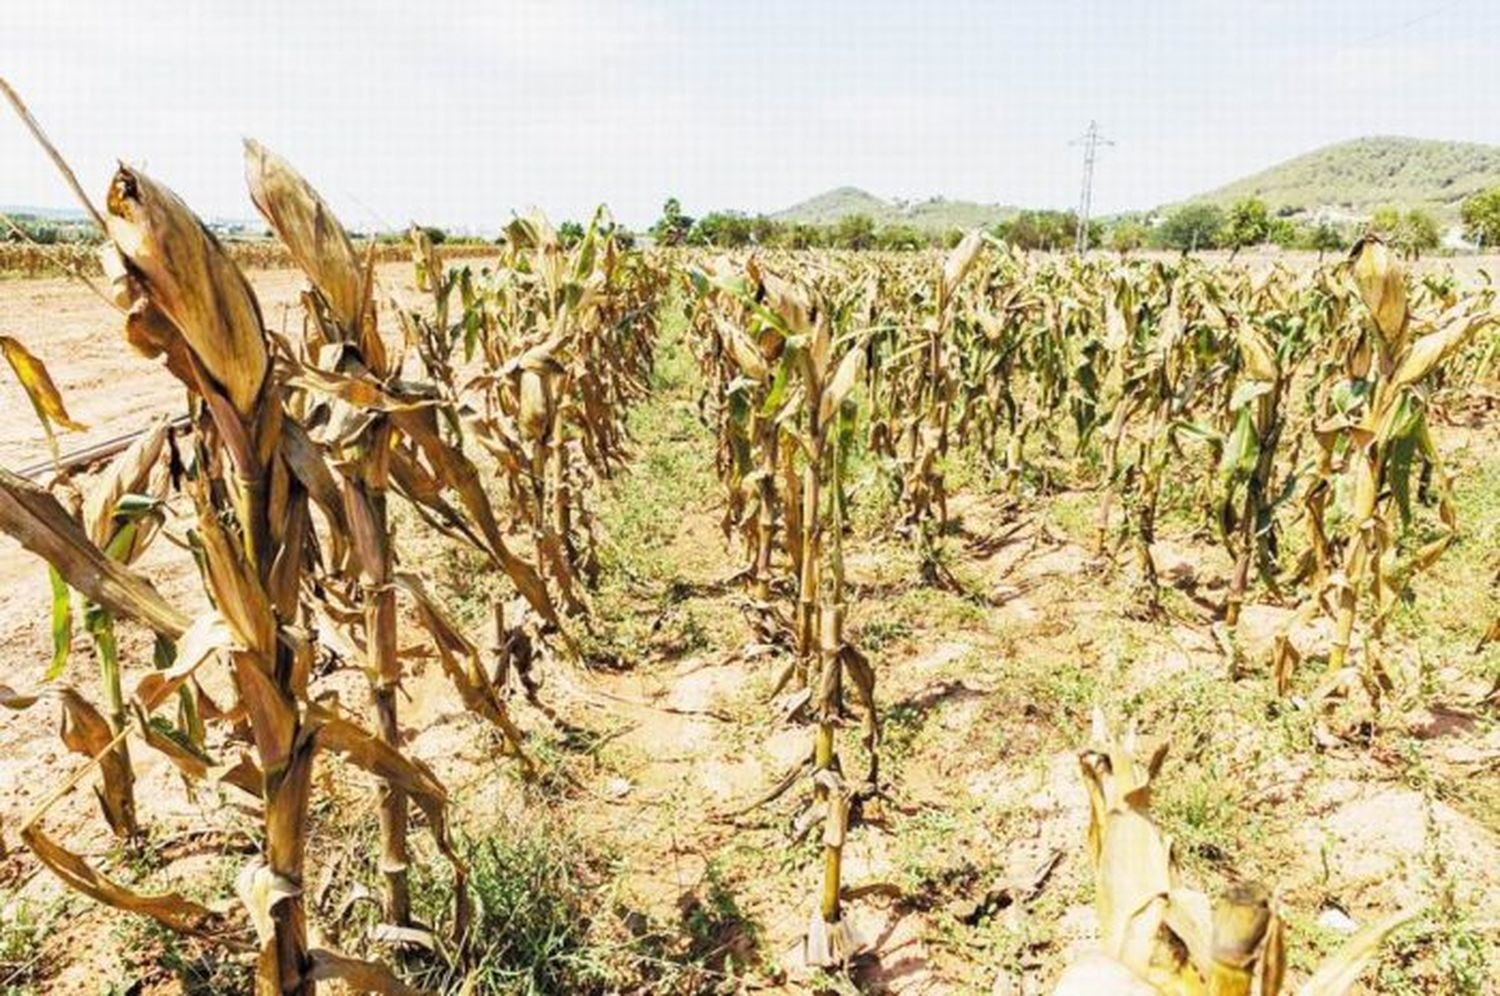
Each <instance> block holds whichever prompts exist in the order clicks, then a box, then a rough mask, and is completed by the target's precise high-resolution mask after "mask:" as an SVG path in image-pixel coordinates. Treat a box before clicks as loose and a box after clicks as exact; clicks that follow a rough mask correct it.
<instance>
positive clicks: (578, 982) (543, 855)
mask: <svg viewBox="0 0 1500 996" xmlns="http://www.w3.org/2000/svg"><path fill="white" fill-rule="evenodd" d="M460 847H461V853H462V854H463V857H464V860H465V862H466V863H467V865H468V869H469V883H468V888H469V896H470V898H471V900H472V901H473V903H474V906H475V911H476V912H475V917H474V920H473V923H472V925H471V927H470V930H471V932H472V937H473V938H474V939H475V943H476V945H477V947H476V950H475V951H474V953H473V963H472V965H471V967H470V968H469V969H468V971H464V970H463V969H461V968H459V967H457V966H447V965H438V964H433V965H428V966H425V967H420V968H418V967H413V968H411V969H410V970H409V971H410V980H409V981H411V982H412V983H413V984H415V985H419V986H422V987H426V988H431V989H438V990H446V989H449V988H456V987H457V986H459V985H467V986H472V987H473V988H472V990H471V991H473V992H482V993H496V994H507V996H509V994H515V996H521V994H525V996H541V994H544V993H546V994H550V993H603V992H609V991H613V990H615V989H616V988H617V987H618V984H619V983H620V982H621V981H622V980H623V978H624V976H625V975H626V974H627V972H626V969H625V967H623V966H622V965H621V960H620V951H619V950H618V945H617V944H615V943H612V942H605V941H602V940H601V939H600V937H599V934H598V932H597V931H596V923H595V921H596V919H597V918H598V916H599V911H600V910H601V909H605V908H607V907H605V905H604V904H603V903H602V902H600V901H599V896H598V895H597V894H596V891H595V890H596V888H597V886H598V885H599V883H600V882H601V881H603V880H604V878H605V875H606V872H607V869H608V861H607V860H605V859H604V858H603V857H602V856H601V855H598V854H594V853H591V852H590V851H588V850H587V849H585V848H584V847H583V846H582V844H581V843H580V842H579V841H577V840H576V839H574V838H572V837H570V836H568V835H567V834H566V833H565V832H563V831H560V830H558V829H557V828H556V827H555V826H554V825H550V824H547V823H543V822H540V821H538V822H537V823H535V824H530V825H522V826H513V827H509V828H507V830H506V831H505V832H503V833H496V834H492V835H489V836H485V837H481V838H477V839H470V840H467V841H464V842H462V843H461V845H460ZM414 871H415V874H414V875H413V882H412V886H413V888H412V894H413V905H414V908H415V909H416V911H417V912H418V915H419V917H420V918H421V919H422V920H424V921H425V922H428V923H447V922H451V911H452V908H453V891H452V888H453V887H452V878H451V876H450V875H448V873H447V871H446V869H442V868H440V867H439V868H433V867H430V866H426V865H419V866H417V868H416V869H414Z"/></svg>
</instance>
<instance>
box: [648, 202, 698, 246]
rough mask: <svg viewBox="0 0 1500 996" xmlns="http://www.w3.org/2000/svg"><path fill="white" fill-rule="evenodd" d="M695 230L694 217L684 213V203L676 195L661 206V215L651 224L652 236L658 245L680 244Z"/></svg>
mask: <svg viewBox="0 0 1500 996" xmlns="http://www.w3.org/2000/svg"><path fill="white" fill-rule="evenodd" d="M692 230H693V219H692V218H689V217H688V216H687V215H685V214H683V213H682V205H681V204H680V203H679V202H678V200H677V198H675V197H668V198H667V201H666V203H665V204H663V205H662V206H661V217H660V218H658V219H657V220H656V224H654V225H652V226H651V237H652V238H653V239H655V240H656V243H657V244H658V245H664V246H680V245H682V244H683V243H684V242H686V241H687V237H688V233H689V232H691V231H692Z"/></svg>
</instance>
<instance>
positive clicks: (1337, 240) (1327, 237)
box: [1302, 221, 1349, 257]
mask: <svg viewBox="0 0 1500 996" xmlns="http://www.w3.org/2000/svg"><path fill="white" fill-rule="evenodd" d="M1303 240H1304V241H1303V243H1302V247H1303V248H1304V249H1311V250H1313V251H1314V252H1316V253H1317V254H1318V256H1319V257H1321V256H1322V255H1323V254H1324V253H1325V252H1342V251H1343V250H1344V249H1345V248H1347V247H1348V245H1349V240H1348V239H1346V238H1345V237H1344V234H1343V233H1342V232H1340V231H1339V230H1338V229H1337V228H1335V227H1334V226H1333V225H1332V224H1330V223H1328V222H1326V221H1320V222H1318V224H1317V225H1315V226H1313V227H1311V228H1308V229H1307V230H1306V231H1304V232H1303Z"/></svg>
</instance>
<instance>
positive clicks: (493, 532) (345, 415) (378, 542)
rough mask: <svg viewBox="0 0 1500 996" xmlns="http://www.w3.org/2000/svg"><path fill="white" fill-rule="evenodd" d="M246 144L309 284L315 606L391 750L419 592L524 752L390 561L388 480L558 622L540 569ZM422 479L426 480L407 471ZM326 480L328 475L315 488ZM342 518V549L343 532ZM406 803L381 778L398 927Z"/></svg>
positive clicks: (305, 208) (322, 217) (344, 265)
mask: <svg viewBox="0 0 1500 996" xmlns="http://www.w3.org/2000/svg"><path fill="white" fill-rule="evenodd" d="M245 152H246V176H247V180H248V182H249V186H250V192H251V197H252V200H254V202H255V204H256V206H257V208H258V209H259V210H260V212H261V214H262V215H263V216H264V217H265V218H266V221H267V222H268V223H269V224H270V225H271V228H272V229H273V230H274V231H275V232H276V234H277V236H278V237H279V238H280V239H281V240H282V242H283V243H284V244H285V245H286V246H287V249H288V251H289V252H290V253H291V255H292V256H293V258H294V259H296V260H297V261H298V264H299V266H300V267H301V268H302V269H303V271H304V272H305V273H306V274H307V276H308V278H309V280H310V283H311V289H310V290H309V291H308V292H307V293H306V294H305V295H304V302H305V303H306V305H307V307H306V312H307V313H306V316H305V323H304V329H305V335H304V342H303V353H304V357H303V361H302V366H301V368H300V370H299V372H298V375H297V376H295V377H293V378H292V381H291V383H292V385H293V386H294V387H295V388H297V389H298V390H299V392H301V395H300V396H299V397H297V398H296V399H295V400H296V401H297V405H296V407H297V408H298V410H299V413H300V414H301V417H302V422H303V424H304V425H305V426H306V428H307V429H308V434H309V437H310V438H311V439H312V440H313V441H314V442H316V443H317V445H318V446H319V447H320V448H321V450H322V451H323V452H324V453H326V454H327V455H328V457H329V459H330V461H331V463H332V464H333V466H334V467H335V468H336V471H337V475H338V482H339V483H338V491H339V496H340V498H341V501H340V502H339V504H338V505H334V503H333V502H331V501H330V502H328V505H329V511H330V513H331V514H330V520H331V522H332V524H333V525H334V526H335V527H336V528H335V529H334V530H333V532H334V535H331V536H330V537H329V538H328V542H327V544H325V545H326V546H327V547H328V548H329V549H330V550H331V551H332V552H333V555H332V556H331V557H330V558H329V562H328V564H327V565H326V575H327V576H326V577H325V578H323V583H322V584H320V585H318V586H317V588H316V591H317V593H318V595H319V597H320V598H321V600H322V602H323V606H322V608H323V610H324V613H325V616H326V617H327V618H330V619H334V620H346V621H347V623H348V624H349V625H348V629H349V630H350V635H351V637H352V638H353V641H354V643H355V644H356V646H362V647H363V650H364V666H365V671H366V674H367V676H368V677H369V680H370V687H371V696H372V705H373V711H374V717H375V724H376V728H377V730H378V732H379V735H380V738H381V740H382V741H383V742H384V743H385V744H386V745H388V746H390V747H392V748H393V749H394V748H397V747H399V745H400V743H401V729H400V723H399V718H398V715H397V694H398V692H399V690H400V684H401V678H402V672H403V667H402V662H401V657H400V650H399V647H398V640H397V620H396V608H397V606H396V599H397V595H398V593H405V594H406V595H407V596H408V597H409V598H411V599H412V600H413V601H414V602H415V603H416V607H417V610H418V618H419V619H420V621H421V622H422V624H423V625H424V627H425V628H426V629H427V630H428V632H429V634H430V635H431V637H432V638H433V641H434V643H435V644H436V646H437V649H438V654H439V658H440V659H441V661H442V663H443V667H444V670H445V672H446V673H447V674H448V675H449V677H450V678H451V679H452V680H453V681H454V683H455V685H456V686H457V688H458V690H459V692H460V695H461V697H462V698H463V700H464V702H465V704H466V705H467V706H469V707H470V708H471V709H473V710H474V711H475V712H476V713H478V714H479V715H481V716H483V717H484V718H486V719H488V720H489V721H491V722H492V723H494V724H495V725H496V726H497V727H499V729H500V730H501V732H502V733H503V735H504V736H505V738H506V741H507V744H508V747H509V748H510V749H511V750H512V751H513V752H514V753H516V754H517V755H519V756H521V757H522V759H523V761H524V760H525V755H524V753H523V752H522V749H521V744H520V736H519V731H518V730H517V728H516V727H515V725H514V723H512V722H511V720H510V718H509V713H508V710H507V707H506V704H505V700H504V698H503V695H502V689H501V688H500V687H499V686H500V685H501V684H503V681H502V679H501V678H500V677H495V676H491V675H488V674H486V673H485V671H484V668H483V667H482V665H481V663H480V661H479V658H478V653H477V650H476V649H475V648H474V646H473V644H472V643H471V642H470V641H468V640H467V638H465V637H463V635H462V634H461V633H460V632H459V631H458V629H457V627H456V626H455V624H454V623H453V622H452V620H451V619H449V618H448V616H447V615H446V613H444V612H443V610H442V609H441V608H440V607H439V606H438V605H437V603H436V602H434V601H433V599H432V597H431V596H430V595H429V594H428V592H427V590H426V588H425V586H424V585H423V584H422V583H421V581H420V579H418V578H417V577H415V576H414V575H411V574H406V573H402V572H399V571H398V570H397V567H396V551H395V537H394V535H393V532H392V530H391V526H390V521H389V512H388V494H389V493H390V492H392V491H393V490H394V491H395V492H396V493H397V494H401V495H405V496H408V497H410V498H411V499H412V501H413V503H414V507H416V508H417V509H418V511H419V512H421V511H427V512H429V513H431V512H432V511H434V510H436V509H441V510H442V511H443V514H444V516H445V520H446V521H448V522H452V523H462V524H463V530H464V533H465V535H468V536H472V537H473V538H474V539H475V541H476V542H475V545H476V546H478V547H479V548H480V549H481V550H484V551H485V552H486V553H488V554H490V555H491V556H492V558H493V560H494V562H495V563H496V565H497V566H498V567H499V568H500V569H501V570H503V571H505V573H506V574H507V575H509V576H510V577H511V579H512V581H513V582H514V583H515V584H516V587H517V589H518V590H519V591H520V592H521V594H522V595H523V596H525V597H526V598H528V599H529V600H530V601H531V602H532V605H533V608H534V609H535V610H536V611H538V612H539V613H541V614H542V616H543V618H544V619H546V620H547V621H549V622H552V623H557V622H558V620H557V617H556V613H555V611H554V610H553V606H552V603H551V600H550V598H549V597H548V595H547V592H546V591H545V588H544V586H543V585H542V583H541V581H540V577H539V575H537V573H536V572H535V570H534V569H533V568H531V567H530V565H528V564H526V563H525V562H524V561H523V560H521V559H520V558H519V557H517V556H516V555H514V554H512V553H511V552H510V551H509V549H508V548H507V546H506V544H505V541H504V539H503V538H502V537H501V536H500V534H499V531H498V528H497V526H496V524H495V516H494V513H493V510H492V508H491V505H490V502H489V496H488V494H487V492H486V491H485V489H484V488H483V487H482V486H481V485H480V483H479V480H478V472H477V469H476V468H475V467H474V466H473V464H472V463H471V462H470V461H469V460H468V458H467V457H465V456H464V454H463V452H462V449H461V443H462V434H461V431H459V432H455V433H454V434H453V435H451V436H445V435H444V434H443V431H442V429H443V427H447V428H449V429H457V427H459V426H460V425H461V422H460V419H459V416H458V413H457V411H456V409H455V403H454V400H453V398H452V396H451V394H450V393H447V392H445V391H444V389H443V386H442V385H440V384H428V383H422V382H418V381H413V380H411V379H407V378H403V377H402V376H401V373H402V371H401V361H400V357H399V355H395V354H392V353H391V352H390V351H389V350H388V348H387V347H386V345H385V343H384V342H383V341H382V339H381V338H380V335H379V331H378V323H377V310H376V307H375V300H374V294H373V280H372V272H373V271H372V269H371V267H370V265H369V263H368V261H366V262H365V263H364V264H361V262H360V260H359V258H358V256H357V254H356V252H355V250H354V248H353V245H352V243H351V242H350V240H349V237H348V235H347V233H346V232H345V230H344V228H343V226H342V225H341V224H340V223H339V221H338V219H337V218H336V217H335V216H334V214H333V212H332V211H331V209H329V207H328V205H327V204H326V203H325V202H324V201H323V200H322V198H321V197H320V196H319V195H318V193H317V191H316V190H314V189H313V187H312V186H311V185H310V184H309V183H308V182H307V181H306V180H305V179H303V178H302V176H301V175H299V174H298V173H297V172H296V171H295V170H294V169H293V168H292V167H291V166H290V165H289V164H288V163H287V162H286V161H285V160H283V159H281V158H280V157H279V156H276V155H275V154H273V153H271V152H269V151H267V150H266V149H265V148H264V147H262V146H260V145H259V144H257V143H255V142H253V141H252V142H247V143H246V149H245ZM418 245H419V247H420V246H421V243H418ZM427 250H428V251H427V252H425V253H424V254H423V259H424V261H425V263H426V265H428V266H431V267H434V268H436V269H435V271H434V272H431V273H428V274H427V275H426V276H427V280H428V284H429V286H430V287H431V288H432V290H433V294H434V304H435V307H436V312H435V314H434V317H433V322H434V323H437V322H441V321H442V320H443V318H444V313H445V311H446V304H447V292H448V291H449V290H451V287H452V282H451V280H450V278H449V277H448V276H447V275H446V274H445V273H444V272H443V271H442V270H441V264H440V263H438V261H437V259H436V256H435V254H434V253H432V252H431V251H430V250H431V247H430V244H428V245H427ZM409 320H411V316H409ZM430 338H431V337H430V336H429V340H430ZM440 369H441V368H440ZM424 461H425V466H424ZM424 478H425V481H426V482H431V483H423V484H416V483H415V482H418V481H423V480H424ZM326 488H327V484H326V482H324V483H323V485H322V487H321V489H320V490H326ZM444 491H452V492H456V493H457V494H458V500H459V503H460V505H462V506H463V508H464V512H463V513H459V512H458V511H457V510H455V509H453V508H452V506H451V505H446V504H439V503H440V502H441V498H440V497H439V495H440V494H441V493H442V492H444ZM345 527H347V535H348V537H349V540H348V544H347V549H344V547H345V544H343V543H342V542H341V537H342V535H343V534H344V532H343V531H344V528H345ZM526 763H527V767H528V770H529V768H530V764H529V761H528V762H526ZM407 808H408V804H407V800H406V797H405V793H404V792H403V791H402V789H401V787H400V785H399V784H398V783H395V782H390V781H388V782H387V783H386V784H385V785H384V786H383V791H382V799H381V803H380V825H381V858H380V870H381V874H382V876H383V882H384V892H383V900H384V908H385V909H384V911H385V915H386V918H387V920H388V921H389V922H390V923H391V924H393V925H395V926H398V927H407V926H410V925H411V898H410V886H409V884H408V875H407V870H408V866H409V864H410V855H409V853H408V847H407Z"/></svg>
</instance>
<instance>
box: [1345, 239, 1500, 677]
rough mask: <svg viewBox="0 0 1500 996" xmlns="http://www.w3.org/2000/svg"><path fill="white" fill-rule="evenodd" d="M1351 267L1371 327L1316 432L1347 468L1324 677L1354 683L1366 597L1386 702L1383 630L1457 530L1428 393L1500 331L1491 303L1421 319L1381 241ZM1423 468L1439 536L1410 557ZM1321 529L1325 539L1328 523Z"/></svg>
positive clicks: (1370, 641)
mask: <svg viewBox="0 0 1500 996" xmlns="http://www.w3.org/2000/svg"><path fill="white" fill-rule="evenodd" d="M1350 265H1351V274H1352V277H1353V280H1354V283H1355V286H1356V288H1357V290H1358V292H1359V297H1360V299H1361V301H1362V302H1363V304H1364V308H1365V311H1366V315H1367V318H1366V321H1365V322H1364V323H1363V328H1362V334H1361V335H1359V336H1358V337H1357V338H1354V339H1352V340H1351V342H1350V348H1349V349H1348V352H1347V354H1346V356H1345V361H1344V363H1345V365H1344V376H1343V377H1342V378H1339V379H1335V380H1333V381H1332V382H1331V383H1329V384H1328V385H1327V387H1326V393H1325V394H1324V402H1325V406H1326V407H1325V412H1326V413H1327V417H1326V418H1325V420H1324V421H1323V422H1322V423H1321V424H1320V425H1319V427H1318V444H1319V446H1320V448H1321V450H1322V452H1321V455H1320V468H1321V469H1322V470H1323V471H1324V472H1325V474H1330V475H1332V474H1336V473H1337V470H1336V468H1337V466H1338V464H1340V463H1342V465H1343V468H1344V469H1343V474H1342V475H1341V477H1342V481H1341V483H1342V484H1343V485H1344V489H1343V490H1344V495H1345V496H1346V497H1345V501H1346V502H1347V505H1346V508H1347V514H1346V516H1345V518H1344V519H1343V520H1342V523H1340V525H1341V526H1342V529H1343V531H1344V535H1343V536H1342V538H1341V540H1342V549H1343V556H1342V563H1341V565H1339V566H1338V567H1337V569H1335V570H1334V572H1333V573H1332V575H1331V576H1330V577H1329V581H1328V583H1329V585H1330V587H1331V588H1332V601H1333V610H1332V611H1333V618H1334V636H1333V643H1332V645H1331V647H1330V649H1329V655H1328V670H1329V673H1330V675H1331V676H1332V677H1333V678H1334V679H1335V680H1336V681H1337V682H1338V683H1340V684H1344V685H1347V684H1348V683H1349V681H1350V679H1351V678H1352V677H1353V675H1351V674H1350V673H1349V672H1348V671H1347V670H1346V668H1347V657H1348V652H1349V647H1350V642H1351V638H1352V636H1353V633H1354V628H1355V622H1356V619H1357V617H1358V615H1359V607H1360V602H1361V595H1362V594H1363V593H1364V592H1365V591H1368V592H1369V593H1370V595H1371V597H1373V599H1374V611H1373V614H1372V616H1371V620H1370V629H1369V632H1368V634H1367V637H1366V643H1365V647H1366V654H1365V662H1366V665H1367V666H1366V669H1365V670H1364V672H1363V677H1364V679H1365V682H1366V687H1367V688H1368V689H1369V690H1370V691H1371V694H1372V696H1375V697H1377V698H1378V695H1379V690H1380V687H1381V684H1382V682H1383V680H1384V679H1383V678H1382V677H1381V672H1380V667H1379V659H1378V649H1377V644H1378V641H1379V639H1380V637H1381V634H1382V631H1383V629H1384V624H1385V621H1386V619H1387V617H1388V616H1389V614H1390V611H1391V610H1392V609H1393V608H1394V607H1395V605H1396V603H1397V600H1398V598H1399V597H1400V595H1401V593H1402V592H1403V591H1404V590H1405V589H1406V587H1407V585H1408V584H1409V581H1410V578H1411V577H1412V576H1413V575H1414V574H1416V573H1418V572H1420V571H1423V570H1426V569H1427V568H1428V567H1430V566H1431V565H1432V563H1433V562H1434V561H1436V560H1437V558H1438V557H1439V556H1441V554H1442V553H1443V551H1444V550H1445V549H1446V548H1447V547H1448V546H1449V544H1451V543H1452V541H1453V538H1454V536H1455V535H1456V532H1457V519H1456V516H1455V511H1454V507H1453V499H1452V494H1451V488H1450V487H1449V482H1448V478H1447V475H1446V473H1445V472H1444V471H1443V469H1442V462H1441V455H1440V454H1439V452H1438V450H1437V447H1436V444H1435V443H1434V441H1433V438H1432V433H1431V430H1430V428H1429V426H1428V419H1427V399H1428V388H1427V386H1426V385H1427V383H1428V381H1429V380H1430V379H1431V378H1432V377H1433V375H1434V374H1436V373H1437V372H1438V371H1440V370H1441V369H1442V366H1443V363H1444V362H1445V361H1446V360H1447V359H1448V358H1449V357H1450V356H1452V355H1454V354H1455V353H1457V352H1458V351H1459V350H1460V349H1461V348H1462V347H1463V345H1464V344H1465V343H1466V342H1467V341H1468V340H1469V339H1470V338H1472V337H1473V336H1474V335H1475V334H1476V333H1477V332H1478V331H1479V330H1480V329H1481V328H1484V327H1485V326H1487V325H1490V324H1492V323H1493V322H1494V315H1493V313H1492V311H1491V310H1490V300H1489V297H1488V296H1487V295H1483V296H1480V297H1476V298H1473V299H1471V300H1468V301H1465V302H1462V303H1457V304H1455V305H1454V306H1452V307H1449V308H1447V309H1445V310H1444V311H1443V312H1441V313H1440V314H1439V315H1437V316H1436V317H1435V318H1432V319H1423V318H1421V317H1419V316H1418V315H1416V314H1415V313H1414V312H1413V310H1412V307H1411V305H1410V303H1409V297H1408V295H1409V287H1408V284H1407V278H1406V274H1405V272H1404V269H1403V267H1402V265H1401V263H1400V262H1399V260H1397V259H1396V258H1395V257H1394V256H1393V255H1392V254H1391V252H1390V251H1389V250H1388V249H1387V248H1386V246H1385V245H1384V244H1383V243H1382V242H1381V241H1380V240H1379V238H1378V237H1375V236H1367V237H1366V238H1364V239H1362V240H1361V241H1360V242H1359V243H1358V244H1357V245H1356V246H1355V247H1354V250H1353V252H1352V254H1351V257H1350ZM1424 329H1425V330H1427V331H1425V334H1420V333H1422V332H1423V330H1424ZM1424 464H1425V465H1429V466H1431V467H1432V468H1434V471H1435V473H1433V485H1434V487H1433V490H1434V497H1435V502H1436V505H1437V515H1438V524H1437V535H1436V536H1435V537H1434V538H1432V539H1430V540H1428V541H1427V542H1425V543H1423V544H1422V545H1421V546H1419V547H1418V548H1417V549H1415V550H1413V551H1411V552H1410V553H1409V554H1406V555H1405V556H1403V555H1402V550H1401V544H1400V543H1399V540H1398V537H1397V525H1398V519H1399V523H1400V524H1403V525H1404V524H1406V523H1409V522H1410V520H1411V517H1412V512H1413V503H1412V494H1413V488H1412V483H1413V474H1414V471H1420V469H1421V467H1422V466H1423V465H1424ZM1324 493H1325V494H1326V493H1327V490H1326V489H1325V492H1324ZM1317 525H1318V527H1319V528H1320V530H1325V531H1326V529H1327V526H1328V525H1329V522H1328V520H1327V519H1324V520H1323V521H1321V522H1319V523H1318V524H1317Z"/></svg>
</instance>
